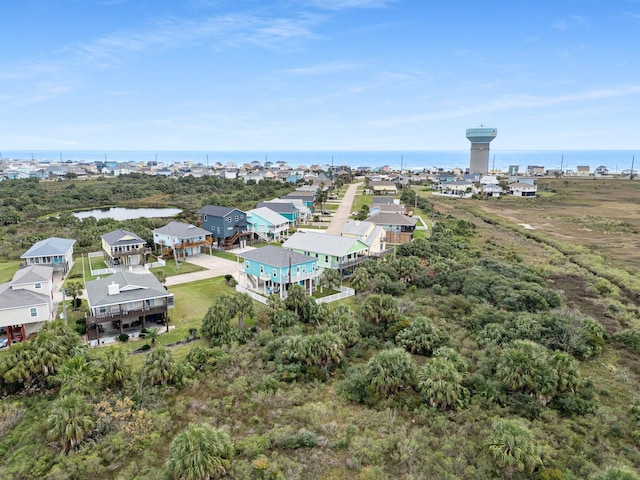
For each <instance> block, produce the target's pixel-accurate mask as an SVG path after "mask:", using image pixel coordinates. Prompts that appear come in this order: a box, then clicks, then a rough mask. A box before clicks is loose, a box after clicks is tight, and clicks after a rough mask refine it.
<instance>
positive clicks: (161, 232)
mask: <svg viewBox="0 0 640 480" xmlns="http://www.w3.org/2000/svg"><path fill="white" fill-rule="evenodd" d="M212 242H213V235H212V234H211V232H209V231H207V230H205V229H204V228H200V227H196V226H195V225H191V224H189V223H183V222H176V221H172V222H169V223H168V224H167V225H165V226H164V227H160V228H156V229H155V230H153V244H154V245H156V248H158V247H159V248H160V250H161V254H162V256H168V255H171V256H173V257H174V258H178V259H180V258H182V259H184V258H186V257H193V256H197V255H200V254H201V253H206V249H208V250H209V253H211V245H212Z"/></svg>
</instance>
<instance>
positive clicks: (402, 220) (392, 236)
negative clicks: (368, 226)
mask: <svg viewBox="0 0 640 480" xmlns="http://www.w3.org/2000/svg"><path fill="white" fill-rule="evenodd" d="M366 221H367V222H373V223H375V224H376V225H380V226H381V227H384V229H385V230H386V231H387V243H390V244H401V243H409V242H411V240H413V232H414V231H415V229H416V223H417V221H416V219H415V218H412V217H407V216H406V215H400V214H399V213H378V214H377V215H373V216H371V217H369V218H367V220H366Z"/></svg>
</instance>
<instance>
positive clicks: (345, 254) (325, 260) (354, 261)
mask: <svg viewBox="0 0 640 480" xmlns="http://www.w3.org/2000/svg"><path fill="white" fill-rule="evenodd" d="M282 248H286V249H289V250H293V251H294V252H298V253H302V254H304V255H309V256H311V257H315V258H316V259H317V261H318V268H320V269H321V270H324V269H325V268H331V269H333V270H340V271H341V272H343V271H344V270H345V269H350V268H351V267H354V266H355V265H358V264H360V263H362V262H364V261H365V260H366V259H367V258H368V256H367V252H368V250H369V246H368V245H367V244H366V243H364V242H362V241H360V240H358V239H357V238H353V237H346V236H345V237H343V236H341V235H331V234H328V233H321V232H296V233H294V234H293V235H292V236H291V238H289V239H288V240H287V241H286V242H284V243H283V244H282Z"/></svg>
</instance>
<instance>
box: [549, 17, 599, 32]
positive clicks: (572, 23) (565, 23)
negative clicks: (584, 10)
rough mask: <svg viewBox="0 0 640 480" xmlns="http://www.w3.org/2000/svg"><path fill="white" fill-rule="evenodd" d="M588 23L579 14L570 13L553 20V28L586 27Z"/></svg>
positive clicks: (563, 29)
mask: <svg viewBox="0 0 640 480" xmlns="http://www.w3.org/2000/svg"><path fill="white" fill-rule="evenodd" d="M589 26H590V25H589V23H588V22H587V20H586V19H585V18H584V17H583V16H581V15H570V16H568V17H565V18H561V19H558V20H556V21H555V22H553V28H555V29H556V30H560V31H565V30H570V29H573V28H588V27H589Z"/></svg>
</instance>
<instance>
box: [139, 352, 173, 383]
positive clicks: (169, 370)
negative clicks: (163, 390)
mask: <svg viewBox="0 0 640 480" xmlns="http://www.w3.org/2000/svg"><path fill="white" fill-rule="evenodd" d="M142 369H143V370H142V375H143V377H144V378H146V379H147V380H148V381H149V383H151V385H157V384H162V385H165V384H166V383H168V382H170V381H171V380H173V377H174V376H175V374H176V371H177V365H176V361H175V360H174V359H173V356H172V355H171V352H170V351H169V350H168V349H167V348H166V347H158V348H154V349H153V350H151V351H150V352H149V355H147V359H146V360H145V362H144V366H143V367H142Z"/></svg>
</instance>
